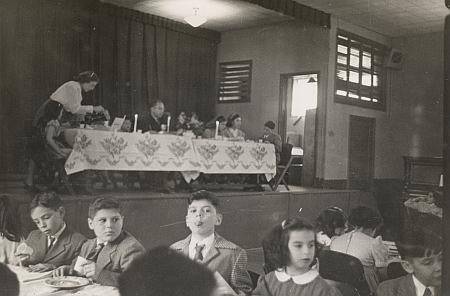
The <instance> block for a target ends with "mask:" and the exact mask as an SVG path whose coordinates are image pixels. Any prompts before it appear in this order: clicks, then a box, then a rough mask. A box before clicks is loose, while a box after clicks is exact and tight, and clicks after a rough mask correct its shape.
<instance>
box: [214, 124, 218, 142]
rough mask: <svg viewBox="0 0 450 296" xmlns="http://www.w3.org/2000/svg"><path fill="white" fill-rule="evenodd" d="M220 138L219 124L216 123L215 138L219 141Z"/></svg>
mask: <svg viewBox="0 0 450 296" xmlns="http://www.w3.org/2000/svg"><path fill="white" fill-rule="evenodd" d="M218 136H219V122H218V121H216V135H215V136H214V138H216V139H217V137H218Z"/></svg>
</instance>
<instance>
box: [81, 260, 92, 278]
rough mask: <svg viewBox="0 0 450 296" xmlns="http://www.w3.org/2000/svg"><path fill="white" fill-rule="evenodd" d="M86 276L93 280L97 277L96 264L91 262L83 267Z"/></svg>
mask: <svg viewBox="0 0 450 296" xmlns="http://www.w3.org/2000/svg"><path fill="white" fill-rule="evenodd" d="M83 271H84V276H85V277H87V278H93V277H94V276H95V262H89V263H86V264H84V265H83Z"/></svg>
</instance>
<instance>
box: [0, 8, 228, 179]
mask: <svg viewBox="0 0 450 296" xmlns="http://www.w3.org/2000/svg"><path fill="white" fill-rule="evenodd" d="M219 38H220V35H219V33H216V32H213V31H209V30H204V29H197V30H193V29H192V28H190V27H189V26H185V25H183V24H179V23H176V22H173V21H170V20H167V19H163V18H160V17H156V16H150V15H146V14H143V13H139V12H135V11H132V10H128V9H125V8H119V7H116V6H113V5H109V4H103V3H100V2H98V1H94V0H16V1H0V40H1V41H0V169H1V171H0V173H16V172H22V171H23V165H24V146H25V144H26V141H27V136H28V135H29V131H30V127H31V120H32V118H33V115H34V113H35V111H36V110H37V108H39V106H40V105H41V104H42V102H44V101H45V100H46V99H47V98H48V97H49V95H50V94H51V93H52V92H53V91H54V90H55V89H56V88H57V87H58V86H59V85H61V84H62V83H64V82H66V81H68V80H70V79H71V78H72V77H73V76H74V75H75V74H77V73H79V72H80V71H83V70H88V69H92V70H94V71H96V72H97V73H98V74H99V76H100V80H101V81H100V84H99V85H98V86H97V88H96V89H95V91H94V92H92V93H90V94H87V95H85V96H84V99H83V103H84V104H102V105H103V106H105V107H106V108H107V109H109V110H110V112H111V114H112V116H123V115H125V114H130V115H131V114H134V113H139V114H143V113H145V112H148V109H149V108H148V106H149V103H150V102H151V101H152V100H155V99H160V100H163V101H164V102H165V104H166V109H167V110H168V111H169V112H171V113H172V116H176V114H178V113H179V112H180V111H196V112H198V113H199V115H200V117H201V118H202V117H203V118H204V119H209V118H208V117H209V115H210V114H212V113H213V110H214V102H215V91H214V85H215V64H216V51H217V43H218V40H219Z"/></svg>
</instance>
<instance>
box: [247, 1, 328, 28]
mask: <svg viewBox="0 0 450 296" xmlns="http://www.w3.org/2000/svg"><path fill="white" fill-rule="evenodd" d="M244 1H246V2H250V3H253V4H256V5H259V6H262V7H264V8H267V9H270V10H274V11H277V12H280V13H282V14H284V15H288V16H292V17H294V18H296V19H300V20H302V21H307V22H309V23H312V24H315V25H318V26H321V27H325V28H330V17H331V15H330V14H329V13H325V12H323V11H321V10H318V9H314V8H311V7H309V6H306V5H303V4H300V3H297V2H295V1H293V0H244Z"/></svg>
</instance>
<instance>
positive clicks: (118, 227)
mask: <svg viewBox="0 0 450 296" xmlns="http://www.w3.org/2000/svg"><path fill="white" fill-rule="evenodd" d="M123 219H124V217H123V216H122V214H121V210H120V205H119V202H118V201H117V200H115V199H112V198H105V197H102V198H98V199H96V200H95V201H94V202H93V203H92V204H90V206H89V218H88V224H89V228H90V229H92V230H93V231H94V233H95V236H96V237H95V238H93V239H90V240H88V241H86V242H85V243H84V244H83V246H82V247H81V252H80V256H79V258H78V260H77V263H76V264H75V267H74V268H75V274H77V275H81V276H85V277H87V278H91V279H93V280H94V281H95V282H97V283H99V284H101V285H105V286H117V285H118V278H119V276H120V274H121V273H122V272H123V271H124V270H126V269H127V268H128V267H129V266H130V264H131V262H132V261H133V260H134V259H135V258H136V257H138V256H139V255H141V254H143V253H144V252H145V249H144V247H143V246H142V244H141V243H140V242H139V241H138V240H137V239H136V238H134V237H133V236H132V235H131V234H130V233H128V232H126V231H125V230H123V229H122V227H123ZM80 257H81V258H80ZM62 273H71V272H70V271H69V272H68V271H67V270H64V271H62ZM56 275H61V273H57V274H56Z"/></svg>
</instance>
